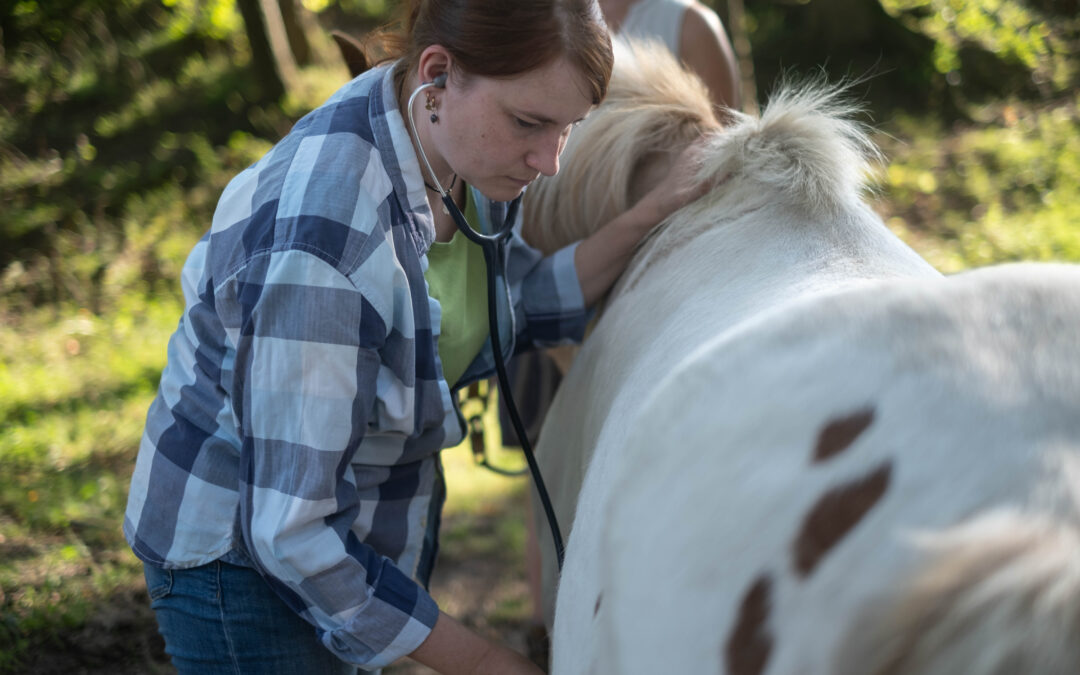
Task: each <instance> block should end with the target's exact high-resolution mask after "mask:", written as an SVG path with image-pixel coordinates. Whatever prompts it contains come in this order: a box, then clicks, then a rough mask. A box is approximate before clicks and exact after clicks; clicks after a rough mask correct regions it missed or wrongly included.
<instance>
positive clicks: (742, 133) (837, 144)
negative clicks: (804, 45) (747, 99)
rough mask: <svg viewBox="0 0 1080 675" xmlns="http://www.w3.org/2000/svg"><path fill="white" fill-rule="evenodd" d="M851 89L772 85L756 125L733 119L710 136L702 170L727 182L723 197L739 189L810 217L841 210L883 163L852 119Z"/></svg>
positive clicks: (814, 83)
mask: <svg viewBox="0 0 1080 675" xmlns="http://www.w3.org/2000/svg"><path fill="white" fill-rule="evenodd" d="M855 84H857V82H848V83H839V84H829V83H827V82H826V81H825V80H824V77H823V76H822V77H819V78H816V79H813V78H812V79H809V80H807V81H805V82H796V81H794V80H784V81H782V82H780V84H779V85H778V86H777V88H776V90H775V91H774V93H773V94H772V96H771V97H770V99H769V102H768V104H767V105H766V106H765V109H764V111H763V112H762V114H761V117H760V118H755V117H751V116H749V115H743V114H737V115H736V120H737V121H736V123H735V124H734V125H733V126H731V127H729V128H728V129H727V130H726V131H725V132H724V133H723V134H718V135H717V136H716V137H715V139H714V140H713V141H712V145H713V151H710V152H708V153H706V157H707V160H706V165H705V167H704V171H705V172H706V173H707V174H708V175H710V176H712V177H713V179H714V180H715V181H716V182H717V183H718V184H720V183H726V182H727V181H728V180H729V179H735V180H732V181H731V182H730V183H728V187H729V189H730V190H736V189H738V186H740V185H742V186H746V187H747V188H748V189H749V190H750V191H752V192H753V193H755V194H768V195H772V196H773V197H774V198H775V199H782V200H784V201H787V202H789V203H791V204H792V205H794V206H796V207H797V208H799V209H801V210H803V211H807V212H809V213H811V214H814V215H823V216H827V215H831V214H835V213H837V212H839V211H842V210H844V209H845V208H846V207H848V206H849V205H850V204H851V203H852V202H853V201H854V200H858V199H860V198H861V197H862V192H863V191H864V189H865V188H866V187H867V185H868V179H869V177H870V175H871V170H872V168H873V167H874V166H875V165H877V164H880V163H881V161H882V159H883V158H882V155H881V152H880V151H879V150H878V148H877V146H876V145H875V144H874V142H873V141H872V140H871V138H870V130H869V127H867V125H865V124H863V123H860V122H858V121H857V120H856V119H855V118H856V116H857V115H858V114H859V113H860V112H861V111H862V106H861V105H859V104H858V103H856V102H854V101H853V100H852V97H851V96H850V89H851V87H852V86H854V85H855ZM726 192H728V191H727V190H723V189H721V190H719V191H718V192H717V193H716V194H717V196H721V195H723V194H725V193H726Z"/></svg>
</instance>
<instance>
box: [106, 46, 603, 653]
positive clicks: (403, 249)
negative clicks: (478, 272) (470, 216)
mask: <svg viewBox="0 0 1080 675" xmlns="http://www.w3.org/2000/svg"><path fill="white" fill-rule="evenodd" d="M472 196H473V198H474V199H476V201H477V205H478V207H479V208H478V211H479V213H480V219H479V220H480V223H478V224H477V227H478V228H479V229H482V230H487V231H492V228H493V226H492V223H496V224H498V225H501V223H502V222H503V219H504V216H505V214H506V212H507V204H505V203H496V202H491V201H489V200H487V199H486V198H484V197H483V195H481V194H479V193H477V192H475V191H474V192H473V194H472ZM516 228H517V231H519V230H520V222H518V223H517V224H516ZM434 236H435V231H434V227H433V222H432V214H431V211H430V209H429V207H428V203H427V198H426V194H425V188H424V183H423V179H422V177H421V173H420V168H419V164H418V161H417V158H416V156H415V154H414V152H413V148H412V144H411V142H410V140H409V135H408V133H407V132H406V129H405V126H404V121H403V118H402V115H401V112H400V110H399V109H398V105H397V97H396V92H395V86H394V78H393V76H392V67H391V66H384V67H381V68H377V69H374V70H372V71H369V72H367V73H365V74H364V75H361V76H360V77H358V78H356V79H355V80H353V81H352V82H350V83H349V84H347V85H346V86H345V87H343V88H342V89H341V90H339V91H338V92H337V93H335V94H334V95H333V96H332V97H331V98H330V99H329V100H328V101H327V102H326V103H325V104H323V105H322V106H321V107H319V108H318V109H316V110H314V111H313V112H311V113H310V114H309V115H307V116H305V117H304V118H303V119H301V120H300V121H299V122H298V123H297V124H296V126H295V127H294V128H293V130H292V131H291V133H289V135H288V136H286V137H285V138H284V139H282V141H281V142H279V143H278V144H277V145H276V146H275V147H274V148H273V149H272V150H271V151H270V152H269V153H268V154H267V155H266V156H265V157H263V158H262V159H261V160H260V161H259V162H257V163H256V164H254V165H253V166H251V167H249V168H248V169H246V170H245V171H243V172H242V173H240V174H239V175H238V176H236V177H235V178H234V179H233V180H232V181H231V182H230V183H229V185H228V187H227V188H226V189H225V191H224V193H223V194H222V197H221V200H220V202H219V204H218V207H217V210H216V212H215V214H214V219H213V224H212V227H211V229H210V232H208V233H207V235H206V236H204V237H203V238H202V239H201V240H200V242H199V243H198V244H197V245H196V246H195V248H194V249H193V250H192V252H191V255H190V257H189V258H188V260H187V262H186V263H185V265H184V269H183V273H182V286H183V291H184V296H185V299H186V307H185V311H184V315H183V316H182V317H181V319H180V324H179V327H178V328H177V330H176V333H175V334H174V335H173V336H172V338H171V340H170V341H169V347H168V365H167V366H166V368H165V370H164V373H163V374H162V379H161V385H160V389H159V392H158V395H157V398H156V400H155V401H154V403H153V404H152V405H151V407H150V411H149V413H148V415H147V422H146V431H145V433H144V435H143V438H142V443H141V446H140V448H139V455H138V459H137V461H136V464H135V470H134V475H133V477H132V482H131V491H130V496H129V499H128V506H127V513H126V517H125V519H124V532H125V535H126V537H127V539H128V542H129V543H130V544H131V547H132V549H133V550H134V552H135V554H136V555H137V556H138V557H139V558H141V559H142V560H144V561H146V562H147V563H150V564H153V565H158V566H160V567H163V568H166V569H182V568H189V567H194V566H197V565H202V564H205V563H209V562H211V561H214V560H217V559H223V560H226V561H229V562H239V563H242V564H245V563H246V564H249V565H252V566H254V567H255V568H256V569H258V570H259V572H260V573H261V574H262V575H263V577H264V578H265V579H266V580H267V581H268V582H269V583H270V585H271V586H272V587H273V588H274V590H275V591H276V592H277V593H278V594H279V595H280V596H281V597H282V598H283V599H284V600H285V601H286V602H287V603H288V604H289V606H290V607H292V608H293V610H294V611H296V612H297V613H298V614H300V615H301V616H303V617H304V618H305V619H307V620H308V621H309V622H311V623H312V624H313V625H314V626H315V627H316V629H317V632H318V634H319V636H320V638H321V640H322V642H323V643H324V644H325V645H326V647H327V648H329V649H330V650H332V651H333V652H334V653H335V654H337V655H338V656H339V657H340V658H342V659H343V660H345V661H348V662H351V663H354V664H357V665H361V666H365V667H368V668H377V667H380V666H382V665H385V664H388V663H390V662H392V661H394V660H396V659H398V658H399V657H401V656H403V655H405V654H408V653H409V652H411V651H412V650H413V649H415V648H416V647H417V646H419V645H420V643H421V642H423V640H424V639H425V638H426V637H427V635H428V633H429V632H430V630H431V628H432V627H433V626H434V624H435V620H436V618H437V616H438V609H437V607H436V605H435V602H434V601H433V600H432V598H431V597H430V596H429V595H428V593H427V592H426V591H425V590H424V588H423V587H422V586H421V585H420V584H418V583H417V582H416V581H415V580H414V579H415V578H416V577H417V575H418V570H419V569H420V568H421V567H422V566H425V565H429V564H430V560H425V556H429V555H431V554H432V552H431V551H430V548H431V546H430V541H429V542H428V546H427V547H425V532H426V531H427V530H428V528H429V527H432V523H430V522H429V520H430V519H431V518H432V517H433V516H434V515H436V514H437V512H438V508H439V507H440V506H441V504H440V503H438V502H439V499H440V497H439V496H438V495H439V494H440V488H441V480H442V476H441V467H440V464H439V459H438V451H439V450H440V449H441V448H445V447H450V446H453V445H455V444H457V443H458V442H460V440H461V439H462V437H463V435H464V431H465V429H464V422H463V420H462V419H461V415H460V413H459V412H458V410H457V408H456V405H455V404H454V402H453V397H452V396H451V391H450V388H449V387H448V385H447V383H446V381H445V379H444V378H443V376H442V366H441V363H440V361H439V357H438V350H437V348H436V341H437V340H438V336H439V318H440V311H439V305H438V303H437V302H436V301H435V300H434V299H432V298H431V297H430V296H429V294H428V288H427V284H426V282H425V280H424V271H425V270H426V268H427V257H426V252H427V250H428V248H429V246H430V245H431V243H432V241H433V239H434ZM573 253H574V252H573V247H569V248H567V249H565V250H563V251H560V252H559V253H557V254H555V255H553V256H551V257H549V258H541V256H540V255H539V253H537V252H536V251H535V250H533V249H531V248H529V247H528V246H527V245H526V244H525V243H524V242H523V241H521V239H520V237H519V236H516V235H515V237H514V238H513V239H511V241H510V243H509V250H508V252H507V255H506V265H505V269H503V270H500V277H501V280H502V283H500V284H499V297H498V305H499V306H500V307H501V310H502V311H501V312H500V316H501V317H503V319H501V323H500V326H499V328H500V333H501V336H502V338H503V339H502V344H503V345H505V349H506V351H507V354H509V353H510V352H511V351H512V350H513V349H514V348H515V344H516V345H517V347H518V348H519V349H520V348H521V347H522V346H528V345H532V344H537V345H546V344H556V343H559V342H565V341H570V340H580V338H581V336H582V335H583V332H584V326H585V321H586V318H587V317H586V311H585V309H584V303H583V298H582V294H581V288H580V285H579V283H578V280H577V275H576V271H575V268H574V264H573ZM507 289H509V295H510V297H512V298H513V299H514V302H513V303H512V305H513V312H510V311H508V310H509V309H510V306H511V303H510V302H509V301H508V297H507ZM478 292H483V289H478ZM493 369H494V361H493V355H492V353H491V344H490V339H489V341H488V343H487V344H486V345H485V347H484V349H483V350H482V351H481V353H480V354H479V355H478V356H477V357H476V359H475V361H474V362H473V363H472V364H471V365H470V366H469V368H468V370H467V371H466V373H465V375H464V376H463V378H462V380H461V382H460V383H459V384H460V385H465V384H467V383H469V382H471V381H475V380H477V379H480V378H484V377H488V376H490V375H491V373H492V372H493ZM425 569H426V567H425ZM419 574H420V576H424V574H423V572H419Z"/></svg>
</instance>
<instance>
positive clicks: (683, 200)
mask: <svg viewBox="0 0 1080 675" xmlns="http://www.w3.org/2000/svg"><path fill="white" fill-rule="evenodd" d="M704 142H705V138H704V137H702V138H699V139H698V140H697V141H695V142H693V143H691V144H690V145H688V146H687V147H686V148H685V149H684V150H683V151H682V152H681V153H679V155H678V157H676V158H675V161H674V162H672V164H671V167H670V169H669V170H668V172H667V175H666V176H664V178H663V180H661V181H660V182H659V183H657V184H656V186H655V187H653V189H651V190H649V192H647V193H646V194H645V196H644V197H642V198H641V200H640V201H639V202H638V203H637V204H635V205H634V207H633V208H631V209H630V210H631V211H634V210H635V209H638V208H640V209H642V210H643V214H642V221H645V222H648V223H651V227H649V228H648V229H650V230H651V229H652V228H653V227H656V226H657V225H659V224H660V223H661V222H662V221H663V220H664V219H665V218H667V217H668V216H670V215H671V214H672V213H675V212H676V211H678V210H679V209H681V208H682V207H684V206H686V205H687V204H689V203H690V202H692V201H694V200H696V199H698V198H700V197H703V196H704V195H705V193H706V192H708V191H709V187H710V184H709V182H708V181H701V180H699V179H698V172H699V171H700V169H701V157H702V151H703V149H704Z"/></svg>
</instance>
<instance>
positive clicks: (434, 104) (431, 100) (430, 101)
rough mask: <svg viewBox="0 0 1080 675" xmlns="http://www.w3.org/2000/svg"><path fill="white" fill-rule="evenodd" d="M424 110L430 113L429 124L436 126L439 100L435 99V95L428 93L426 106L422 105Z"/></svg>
mask: <svg viewBox="0 0 1080 675" xmlns="http://www.w3.org/2000/svg"><path fill="white" fill-rule="evenodd" d="M424 108H425V109H427V110H429V111H430V112H431V123H432V124H438V123H439V115H438V112H439V99H437V98H435V94H432V93H431V92H430V91H429V92H428V94H427V104H425V105H424Z"/></svg>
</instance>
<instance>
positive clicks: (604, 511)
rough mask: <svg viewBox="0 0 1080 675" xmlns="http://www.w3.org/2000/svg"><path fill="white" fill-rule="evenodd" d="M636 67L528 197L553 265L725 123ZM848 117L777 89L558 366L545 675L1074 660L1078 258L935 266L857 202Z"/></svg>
mask: <svg viewBox="0 0 1080 675" xmlns="http://www.w3.org/2000/svg"><path fill="white" fill-rule="evenodd" d="M644 53H645V57H644V58H642V57H641V50H639V51H638V55H637V57H636V58H635V56H634V54H622V55H620V58H619V59H618V61H617V70H616V73H615V76H614V77H613V81H612V87H611V92H610V94H609V99H608V101H607V102H605V104H604V105H603V106H602V107H601V108H600V109H598V110H596V111H595V112H594V113H593V114H592V115H590V116H589V118H588V119H587V120H586V122H585V123H584V124H583V125H582V126H581V128H579V129H577V130H576V131H575V132H574V133H573V135H572V136H571V139H570V146H569V147H568V148H567V150H566V153H565V155H564V159H563V166H564V168H563V171H562V172H561V173H560V174H559V175H558V176H556V177H554V178H553V179H547V180H544V181H543V182H541V183H539V184H538V185H536V186H534V188H532V189H530V192H529V199H528V203H527V207H528V210H527V212H526V216H527V221H526V222H530V223H548V222H557V223H560V224H561V225H562V226H563V229H562V230H561V231H559V232H551V231H536V230H535V229H534V230H533V231H530V232H528V233H527V236H528V237H529V238H531V239H532V240H533V241H535V242H537V243H538V244H540V246H541V247H542V248H549V249H550V248H555V247H557V246H558V245H559V244H561V243H562V242H563V241H569V240H573V239H575V238H580V237H581V236H582V235H583V234H585V233H587V228H588V226H589V224H590V223H603V222H606V220H608V219H609V218H610V217H611V216H612V215H614V214H615V213H617V212H618V210H620V209H625V208H627V207H628V206H629V205H630V204H631V203H632V202H633V200H634V199H635V197H636V196H637V195H640V194H642V193H643V191H644V190H646V189H647V188H648V186H649V185H650V184H652V183H651V181H653V180H655V175H656V172H657V171H662V170H663V168H664V164H665V161H666V158H667V157H670V156H673V155H674V154H675V153H677V152H678V151H679V150H681V149H682V147H684V146H685V144H686V143H688V142H689V141H690V139H692V138H693V137H695V136H696V135H698V134H699V133H701V132H703V131H709V130H710V129H714V128H715V126H716V123H715V121H714V120H712V118H711V114H710V113H709V112H708V108H707V106H708V103H707V98H704V93H703V91H702V90H701V88H700V86H699V85H697V84H696V83H695V82H694V81H693V78H692V77H691V76H689V75H687V74H686V73H684V72H683V71H682V70H681V69H679V68H678V66H677V65H676V64H674V63H673V62H672V61H671V59H670V58H669V57H667V56H666V52H664V51H663V50H657V49H648V50H644ZM699 99H701V100H699ZM850 112H851V110H850V109H848V108H845V107H844V105H843V104H842V103H841V102H840V100H839V97H838V95H837V94H836V91H835V90H830V89H828V88H823V87H803V88H797V87H796V88H792V87H788V88H784V89H782V90H781V91H780V93H779V94H777V95H776V96H774V97H773V99H772V101H771V102H770V104H769V105H768V106H767V108H766V110H765V111H764V113H763V114H762V116H761V118H760V119H755V118H750V117H747V116H737V119H736V122H735V123H734V124H733V125H732V126H731V127H730V128H727V129H725V130H723V131H721V132H719V133H716V134H715V135H713V136H712V137H711V140H710V141H709V145H708V151H707V153H706V156H705V158H704V165H703V166H702V174H703V175H704V176H706V177H708V179H709V180H712V181H713V183H714V187H713V189H712V190H711V192H710V193H709V194H708V195H707V196H705V197H704V198H702V199H701V200H699V201H698V202H696V203H694V204H692V205H690V206H688V207H686V208H684V209H683V210H682V211H680V212H678V213H677V214H675V215H674V216H672V217H671V218H670V219H669V221H668V222H667V223H666V224H665V225H664V226H662V229H661V230H660V231H658V232H657V233H656V234H655V236H653V237H651V238H650V239H649V240H648V241H647V242H646V243H645V244H644V245H643V246H642V247H641V249H640V250H639V251H638V253H637V255H636V256H635V258H634V260H633V262H632V263H631V265H630V267H629V268H628V270H627V271H626V273H625V274H624V275H623V278H622V279H621V280H620V282H619V283H618V284H617V286H616V288H615V289H614V291H613V292H612V295H611V296H610V297H609V299H608V301H607V302H606V306H605V308H604V310H603V312H602V314H601V315H600V317H599V319H598V321H597V322H596V325H595V328H594V330H593V331H592V332H591V334H590V336H589V337H588V339H587V340H586V342H585V344H584V346H583V347H582V349H581V351H580V353H579V354H578V356H577V358H576V359H575V361H574V363H573V366H572V367H571V369H570V371H569V373H568V374H567V376H566V378H565V380H564V382H563V384H562V386H561V388H560V390H559V393H558V394H557V396H556V399H555V401H554V402H553V405H552V407H551V410H550V411H549V413H548V417H547V421H546V423H545V425H544V427H543V430H542V431H541V434H540V443H539V447H538V456H539V460H540V464H541V467H542V469H543V474H544V477H545V480H546V481H547V483H548V486H549V488H550V490H551V492H552V497H553V499H554V501H555V504H556V511H557V514H558V516H559V520H560V524H561V525H562V528H563V532H564V533H566V532H569V537H568V543H567V550H566V562H565V567H564V569H563V571H562V575H561V578H560V579H559V581H558V590H557V599H555V602H554V619H553V621H554V626H553V632H552V640H553V643H552V646H553V663H552V672H553V673H555V674H556V675H563V674H567V673H595V674H598V675H606V674H609V673H617V674H622V673H658V672H676V673H699V672H700V673H731V674H739V675H742V674H748V673H769V674H773V675H776V674H789V673H843V674H847V673H851V674H855V673H859V674H863V673H878V674H881V675H884V674H886V673H888V674H890V675H899V674H901V673H903V674H907V673H943V674H944V673H966V674H968V673H986V674H990V673H995V674H1004V673H1036V672H1038V673H1075V672H1080V639H1077V636H1080V529H1078V527H1077V522H1078V520H1080V518H1078V516H1077V514H1078V512H1080V508H1078V507H1077V503H1076V500H1078V499H1080V474H1078V472H1077V469H1076V466H1077V462H1078V460H1077V457H1078V455H1080V366H1078V365H1077V358H1078V355H1080V271H1078V270H1077V269H1075V268H1073V267H1070V266H1052V265H1047V266H1036V265H1019V266H1007V267H1003V268H999V269H987V270H982V271H977V272H973V273H968V274H963V275H959V276H958V277H955V278H948V279H946V278H944V277H942V276H941V275H940V274H938V273H937V272H936V271H935V270H934V269H933V268H932V267H931V266H930V265H928V264H927V263H926V262H925V261H924V260H923V259H922V258H920V257H919V256H918V255H917V254H915V253H914V252H913V251H912V250H911V249H910V248H908V247H907V246H906V245H904V244H903V243H902V242H901V241H900V240H898V239H897V238H896V237H895V236H894V235H893V234H891V233H890V231H889V230H888V229H887V228H886V227H885V226H884V224H883V223H882V222H881V220H880V218H879V217H878V216H877V215H876V214H875V213H874V212H873V210H871V208H870V207H869V206H867V204H866V203H865V202H864V199H863V191H864V181H865V180H866V175H867V168H868V160H872V159H874V158H876V157H877V155H876V150H875V149H874V147H873V145H872V144H871V142H870V141H869V139H868V137H867V136H866V134H865V132H864V131H863V130H862V129H861V128H860V127H859V126H858V125H857V124H855V123H853V122H852V121H850V120H849V119H848V117H849V113H850ZM658 166H659V167H660V168H659V169H657V167H658ZM541 214H542V216H541ZM539 528H540V532H541V533H545V532H546V531H547V530H546V526H545V525H544V524H543V523H541V524H540V525H539ZM540 539H541V542H542V545H544V546H545V551H544V553H545V555H544V556H543V559H544V571H545V575H544V576H545V580H546V583H545V586H546V589H545V590H546V592H547V593H548V596H549V598H551V597H553V596H554V593H555V591H554V589H555V579H556V575H555V571H554V568H555V563H554V555H553V553H552V551H551V546H550V544H549V543H548V538H547V537H546V536H544V535H542V536H541V538H540ZM549 610H550V607H549ZM549 616H550V614H549Z"/></svg>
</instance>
